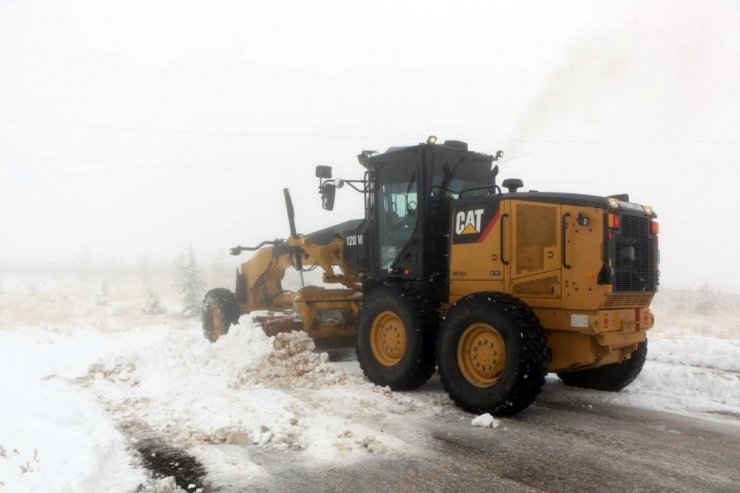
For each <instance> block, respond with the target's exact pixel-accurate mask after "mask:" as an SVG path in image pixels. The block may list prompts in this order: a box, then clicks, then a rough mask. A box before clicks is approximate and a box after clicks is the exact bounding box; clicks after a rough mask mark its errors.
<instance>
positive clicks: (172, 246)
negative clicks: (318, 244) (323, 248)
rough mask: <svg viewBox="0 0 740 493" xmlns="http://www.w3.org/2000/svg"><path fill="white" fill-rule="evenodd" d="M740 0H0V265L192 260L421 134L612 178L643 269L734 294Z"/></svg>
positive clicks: (314, 223)
mask: <svg viewBox="0 0 740 493" xmlns="http://www.w3.org/2000/svg"><path fill="white" fill-rule="evenodd" d="M739 21H740V4H738V2H735V1H710V2H702V3H701V4H699V3H693V2H660V1H649V2H638V1H629V2H620V3H619V4H617V5H613V4H606V3H595V2H588V1H568V2H558V3H557V4H551V3H548V2H525V3H513V2H482V1H481V2H474V1H467V2H466V1H463V2H446V1H423V2H422V1H418V2H417V1H405V2H377V1H375V2H351V3H350V2H331V1H315V2H310V3H306V2H292V1H282V2H219V3H217V4H206V3H202V2H181V1H178V2H175V1H160V2H125V3H124V2H122V3H107V2H105V3H104V2H93V1H89V2H85V1H79V0H72V1H69V2H64V3H60V2H36V1H13V0H10V1H4V2H0V238H1V241H0V264H6V265H9V264H16V263H46V262H69V261H72V260H74V259H75V258H76V257H77V256H79V255H80V252H82V251H83V250H85V249H87V250H89V252H91V254H92V257H93V259H94V260H95V261H108V260H110V259H118V260H125V261H132V262H136V261H138V260H139V259H141V258H142V257H143V256H145V255H146V256H149V257H151V258H154V259H160V260H169V259H174V258H175V257H176V256H177V254H178V253H180V252H181V251H182V249H183V248H184V247H186V246H188V245H189V244H192V245H193V247H194V248H195V250H196V252H197V253H198V254H199V256H201V258H203V259H204V260H208V259H211V258H213V257H214V256H215V255H216V254H217V252H220V251H223V252H226V251H227V250H228V248H229V247H232V246H235V245H237V244H242V245H249V244H257V243H259V242H260V241H263V240H267V239H274V238H276V237H285V236H287V235H288V226H287V220H286V215H285V212H284V204H283V195H282V188H284V187H289V188H290V189H291V193H292V195H293V200H294V203H295V205H296V219H297V223H298V229H299V230H300V231H302V232H310V231H312V230H315V229H319V228H321V227H325V226H328V225H330V224H333V223H337V222H341V221H343V220H346V219H350V218H354V217H360V216H361V215H362V208H361V204H362V200H361V196H360V195H359V194H357V193H355V192H353V191H351V190H348V189H342V190H340V191H339V194H338V197H337V207H336V210H335V211H334V212H331V213H330V212H325V211H323V210H321V208H320V203H319V198H318V194H317V193H316V192H317V185H318V180H317V179H315V178H314V166H315V165H317V164H328V165H332V166H334V170H335V176H341V177H343V178H358V177H360V176H361V171H362V170H361V167H360V166H359V165H358V164H357V161H356V155H357V154H358V153H359V152H360V151H361V150H363V149H374V150H379V151H382V150H385V149H386V148H387V147H391V146H395V145H411V144H416V143H418V142H422V141H424V140H425V139H426V137H427V136H428V135H430V134H434V135H437V136H439V138H440V139H441V140H445V139H458V140H464V141H467V142H469V144H470V147H471V149H473V150H476V151H480V152H485V153H488V154H493V153H495V152H496V151H497V150H499V149H502V150H504V152H505V156H504V160H502V162H501V175H500V176H501V177H502V178H507V177H518V178H522V179H523V180H524V183H525V188H526V189H536V190H541V191H544V190H550V191H569V192H578V193H592V194H614V193H623V192H626V193H629V194H630V196H631V199H632V200H633V201H635V202H638V203H642V204H649V205H652V206H653V207H654V208H655V210H656V211H657V213H658V215H659V220H660V223H661V233H662V234H661V239H660V240H661V254H662V256H661V259H662V264H661V271H662V282H663V284H664V285H667V286H670V287H687V286H697V285H700V284H702V283H705V282H708V283H709V284H711V285H712V286H715V287H717V288H720V289H722V290H725V291H731V292H737V293H740V281H739V280H738V279H737V278H736V277H735V276H734V275H733V272H734V270H735V269H734V267H733V264H732V259H733V258H734V256H735V254H736V252H737V251H738V249H740V230H739V229H738V228H736V227H735V226H734V224H733V222H734V221H733V220H732V219H731V214H732V211H733V209H734V207H733V206H734V202H735V201H734V197H735V194H736V190H737V189H738V186H740V178H738V176H740V173H738V171H737V170H736V168H735V166H736V164H735V163H736V162H737V155H738V151H740V131H738V129H739V128H740V96H739V95H738V93H737V90H736V88H737V87H740V64H738V60H740V34H738V31H737V29H736V26H737V25H740V23H739Z"/></svg>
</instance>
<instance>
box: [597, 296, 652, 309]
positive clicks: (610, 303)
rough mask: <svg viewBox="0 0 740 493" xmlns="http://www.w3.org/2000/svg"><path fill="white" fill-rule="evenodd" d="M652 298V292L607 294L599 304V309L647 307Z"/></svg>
mask: <svg viewBox="0 0 740 493" xmlns="http://www.w3.org/2000/svg"><path fill="white" fill-rule="evenodd" d="M652 300H653V294H652V293H650V294H608V295H606V296H605V297H604V301H603V302H602V303H601V306H599V310H614V309H619V308H647V307H649V306H650V302H651V301H652Z"/></svg>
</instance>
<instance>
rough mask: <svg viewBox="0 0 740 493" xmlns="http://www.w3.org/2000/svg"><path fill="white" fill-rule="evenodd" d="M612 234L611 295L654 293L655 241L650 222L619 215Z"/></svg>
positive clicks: (645, 219)
mask: <svg viewBox="0 0 740 493" xmlns="http://www.w3.org/2000/svg"><path fill="white" fill-rule="evenodd" d="M621 220H622V224H621V227H620V229H619V230H618V231H617V233H616V234H615V235H614V292H635V291H655V285H656V284H655V271H656V269H655V240H654V239H653V238H652V237H651V236H650V219H649V218H647V217H641V216H632V215H629V214H622V217H621Z"/></svg>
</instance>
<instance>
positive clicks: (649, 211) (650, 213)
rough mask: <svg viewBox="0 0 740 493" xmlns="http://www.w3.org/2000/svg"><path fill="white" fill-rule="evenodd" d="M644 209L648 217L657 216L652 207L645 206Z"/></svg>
mask: <svg viewBox="0 0 740 493" xmlns="http://www.w3.org/2000/svg"><path fill="white" fill-rule="evenodd" d="M642 208H643V209H644V210H645V214H647V215H648V216H654V215H655V213H654V212H653V208H652V207H650V206H649V205H643V206H642Z"/></svg>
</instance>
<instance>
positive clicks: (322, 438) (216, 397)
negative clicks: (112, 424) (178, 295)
mask: <svg viewBox="0 0 740 493" xmlns="http://www.w3.org/2000/svg"><path fill="white" fill-rule="evenodd" d="M313 348H314V345H313V342H312V341H311V339H310V338H308V336H307V335H306V334H305V333H303V332H293V333H285V334H278V335H277V336H275V337H267V336H265V334H264V332H263V331H262V329H261V327H260V326H258V325H253V324H251V321H250V318H249V317H246V316H245V317H243V318H242V320H241V325H238V326H234V327H232V329H231V331H230V332H229V334H227V335H226V336H223V337H222V338H221V339H219V341H218V342H217V343H215V344H211V343H209V342H207V341H206V340H205V339H204V338H203V337H202V335H201V334H200V331H199V330H197V329H195V328H193V329H192V330H189V331H181V330H164V331H163V334H162V339H161V341H159V342H158V343H157V344H155V345H152V346H149V347H144V348H139V349H137V350H135V351H131V350H122V351H118V352H117V353H115V354H111V355H110V356H108V357H107V358H104V359H102V360H100V361H98V362H96V363H94V364H93V365H91V366H90V368H89V370H88V372H87V374H86V375H85V376H84V377H83V378H81V379H79V380H78V382H79V383H80V384H82V385H84V386H86V387H89V388H90V389H92V390H93V392H94V393H95V394H96V395H97V396H98V398H99V400H100V401H101V402H102V403H104V405H105V406H106V408H107V409H108V411H109V413H110V414H111V415H112V416H113V417H114V419H115V420H116V421H117V422H118V423H122V424H123V425H124V426H125V427H126V428H127V429H130V430H132V435H133V436H134V437H135V438H137V439H141V438H147V437H151V436H156V437H157V438H158V439H161V440H163V441H165V442H166V443H169V444H171V445H173V446H175V447H179V448H181V449H183V450H188V451H190V452H191V453H193V454H194V455H195V456H196V457H198V458H199V459H200V460H201V461H202V462H203V463H204V464H205V465H206V467H209V471H210V472H211V473H213V471H214V469H215V470H216V471H217V472H216V473H217V474H218V471H220V473H222V474H224V475H227V474H242V475H243V474H246V472H245V471H248V474H249V475H250V476H251V475H260V474H262V473H263V472H262V471H261V468H259V467H258V466H256V465H254V464H252V463H251V462H250V461H249V457H248V453H247V449H245V448H244V446H245V445H250V446H257V447H260V448H266V449H271V450H288V449H292V450H298V451H302V452H304V453H306V454H308V455H309V456H310V457H311V458H313V459H314V460H318V461H331V460H335V459H337V458H342V459H344V460H347V459H352V458H360V457H363V456H366V455H367V454H368V453H371V454H374V455H380V454H403V453H406V452H407V451H408V450H409V446H408V445H407V444H406V443H404V441H403V440H401V439H399V438H397V437H395V436H392V435H389V434H388V433H386V432H384V431H383V429H382V427H381V425H382V420H383V419H385V418H387V417H388V416H394V415H395V416H402V415H403V414H405V413H408V412H421V413H428V414H431V413H441V412H444V411H446V410H451V409H454V406H453V404H452V402H451V401H450V400H449V399H448V398H447V396H446V395H444V394H425V393H415V394H414V393H400V394H395V393H393V392H391V391H390V390H389V389H387V388H381V387H377V386H375V385H372V384H370V383H368V382H367V381H366V380H365V379H364V377H362V376H360V375H357V374H355V373H352V372H348V371H346V370H344V369H343V368H341V367H340V366H338V365H336V364H334V363H331V362H329V361H328V357H327V355H326V354H325V353H321V354H319V353H315V352H313ZM368 423H374V424H368ZM208 444H223V445H224V446H232V447H237V448H236V449H233V450H231V451H229V452H226V451H225V450H222V452H223V453H228V454H234V456H235V457H236V458H237V460H231V461H221V460H217V459H216V458H215V457H214V455H213V453H212V452H209V453H208V454H201V453H200V450H201V449H202V448H203V447H205V446H206V445H208Z"/></svg>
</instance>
